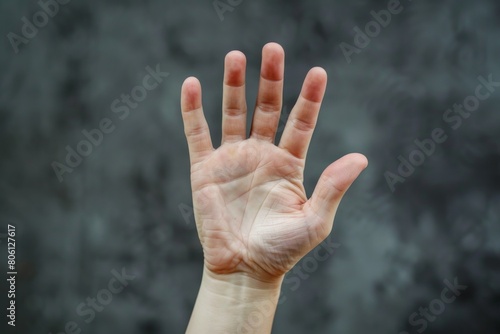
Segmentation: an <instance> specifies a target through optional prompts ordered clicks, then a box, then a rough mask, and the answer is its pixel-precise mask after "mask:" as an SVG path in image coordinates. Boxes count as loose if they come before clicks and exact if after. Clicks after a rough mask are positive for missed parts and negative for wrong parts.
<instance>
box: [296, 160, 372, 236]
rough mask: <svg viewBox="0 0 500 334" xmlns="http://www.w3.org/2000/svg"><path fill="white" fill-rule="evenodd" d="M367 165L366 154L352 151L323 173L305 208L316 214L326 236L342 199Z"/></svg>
mask: <svg viewBox="0 0 500 334" xmlns="http://www.w3.org/2000/svg"><path fill="white" fill-rule="evenodd" d="M367 166H368V160H367V159H366V157H365V156H364V155H362V154H358V153H351V154H348V155H346V156H343V157H342V158H340V159H338V160H337V161H335V162H334V163H332V164H331V165H330V166H328V167H327V168H326V169H325V170H324V172H323V174H321V177H320V178H319V181H318V183H317V184H316V187H315V188H314V192H313V194H312V196H311V198H310V199H309V200H308V201H307V202H306V206H305V209H306V210H308V211H310V212H309V213H310V214H312V215H313V216H314V219H313V221H315V222H317V223H319V224H321V226H318V228H319V229H320V231H324V233H326V235H324V237H325V238H326V237H327V236H328V234H330V232H331V230H332V227H333V218H334V217H335V213H336V212H337V208H338V206H339V203H340V200H341V199H342V197H343V196H344V194H345V193H346V191H347V189H349V187H350V186H351V184H352V183H353V182H354V180H356V178H357V177H358V176H359V174H361V172H362V171H363V170H364V169H365V168H366V167H367Z"/></svg>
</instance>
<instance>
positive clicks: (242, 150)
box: [181, 43, 368, 334]
mask: <svg viewBox="0 0 500 334" xmlns="http://www.w3.org/2000/svg"><path fill="white" fill-rule="evenodd" d="M284 57H285V53H284V51H283V48H282V47H281V46H280V45H278V44H276V43H269V44H266V45H265V46H264V48H263V50H262V64H261V76H260V83H259V91H258V96H257V102H256V105H255V110H254V112H253V120H252V124H251V126H250V135H249V136H247V124H246V123H247V122H246V118H247V115H246V114H247V105H246V98H245V68H246V59H245V56H244V54H243V53H241V52H239V51H232V52H230V53H228V54H227V56H226V59H225V64H224V83H223V101H222V143H221V145H220V146H219V147H218V148H217V149H215V148H214V147H213V144H212V140H211V136H210V131H209V127H208V124H207V122H206V120H205V117H204V114H203V108H202V101H201V100H202V99H201V85H200V82H199V81H198V80H197V79H196V78H193V77H190V78H188V79H186V80H185V82H184V84H183V86H182V92H181V109H182V118H183V122H184V131H185V134H186V138H187V141H188V147H189V157H190V162H191V188H192V193H193V208H194V214H195V220H196V227H197V230H198V236H199V238H200V241H201V245H202V248H203V254H204V270H203V278H202V283H201V287H200V290H199V293H198V298H197V300H196V304H195V307H194V310H193V313H192V315H191V319H190V322H189V325H188V328H187V331H186V333H260V334H262V333H271V328H272V323H273V319H274V313H275V311H276V307H277V303H278V298H279V294H280V288H281V283H282V281H283V277H284V275H285V274H286V273H287V272H288V271H289V270H291V269H292V268H293V266H294V265H295V264H296V263H297V262H298V261H299V260H300V259H301V258H302V257H303V256H304V255H306V254H307V253H308V252H309V251H311V250H312V249H313V248H314V247H316V246H317V245H318V244H319V243H321V242H322V241H323V240H324V239H325V238H326V237H328V235H329V234H330V232H331V230H332V227H333V220H334V217H335V212H336V211H337V208H338V206H339V203H340V201H341V199H342V197H343V195H344V194H345V192H346V191H347V189H348V188H349V187H350V185H351V184H352V183H353V182H354V180H355V179H356V178H357V177H358V175H359V174H360V173H361V172H362V171H363V169H365V168H366V167H367V165H368V162H367V159H366V158H365V157H364V156H363V155H361V154H357V153H352V154H348V155H346V156H344V157H342V158H340V159H338V160H337V161H335V162H334V163H332V164H331V165H329V166H328V167H327V168H326V169H325V171H324V172H323V173H322V175H321V177H320V179H319V180H318V183H317V185H316V187H315V189H314V192H313V194H312V195H311V197H310V198H307V196H306V193H305V189H304V186H303V178H304V167H305V161H306V154H307V150H308V147H309V143H310V141H311V137H312V134H313V131H314V128H315V125H316V122H317V119H318V114H319V110H320V106H321V102H322V100H323V97H324V94H325V90H326V83H327V74H326V72H325V70H324V69H322V68H319V67H315V68H312V69H311V70H310V71H309V73H308V74H307V75H306V78H305V80H304V83H303V86H302V90H301V92H300V95H299V97H298V99H297V102H296V104H295V107H294V108H293V109H292V111H291V113H290V116H289V118H288V121H287V124H286V126H285V129H284V131H283V134H282V137H281V140H280V142H279V143H277V144H275V136H276V131H277V127H278V122H279V118H280V112H281V108H282V100H283V78H284ZM331 144H332V143H325V145H331Z"/></svg>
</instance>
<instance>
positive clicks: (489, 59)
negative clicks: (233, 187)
mask: <svg viewBox="0 0 500 334" xmlns="http://www.w3.org/2000/svg"><path fill="white" fill-rule="evenodd" d="M402 4H403V6H404V10H403V11H402V13H400V14H398V15H397V16H393V17H392V21H391V23H390V24H389V25H388V26H387V27H386V28H384V29H382V31H381V32H380V34H379V35H378V36H377V37H375V38H373V40H372V41H371V43H370V44H369V45H368V46H367V47H366V48H364V49H362V50H361V52H360V53H359V54H354V55H353V56H352V62H351V63H350V64H349V63H348V62H347V61H346V59H345V58H344V56H343V55H342V52H341V50H340V48H339V44H340V43H342V42H346V43H350V44H353V28H354V27H355V26H359V27H364V25H365V24H366V23H368V22H369V21H370V20H372V17H371V15H370V11H372V10H375V11H379V10H383V9H386V8H387V1H367V0H357V1H347V0H345V1H343V0H339V1H326V0H325V1H274V2H271V1H257V0H252V1H250V0H243V1H242V2H241V4H239V5H237V6H236V7H235V8H234V10H233V11H228V12H226V13H224V19H223V20H221V19H220V17H219V16H218V14H217V12H216V10H215V9H214V7H213V4H212V2H211V1H193V0H189V1H166V0H147V1H131V0H122V1H119V0H106V1H102V0H101V1H98V0H87V1H83V0H72V1H70V2H69V3H68V4H66V5H64V6H61V8H60V10H59V13H58V14H57V15H56V16H55V17H54V18H51V19H50V21H49V22H48V24H47V25H46V26H45V27H43V28H41V29H40V30H39V32H38V34H37V35H36V36H35V37H34V38H33V39H32V40H30V41H29V43H28V44H27V45H21V47H20V50H19V52H18V53H17V54H16V53H15V52H14V50H13V48H12V46H11V44H10V43H9V40H8V38H7V34H8V33H9V32H14V33H16V34H21V27H22V25H23V23H22V21H21V18H22V17H23V16H26V17H28V18H30V20H31V18H32V16H33V14H35V13H36V12H37V11H40V6H39V5H38V4H37V2H36V1H34V0H30V1H27V0H26V1H7V0H2V1H1V3H0V13H1V14H0V17H1V19H0V28H1V29H0V32H1V34H2V36H3V37H2V41H3V44H2V48H1V49H0V78H1V79H0V80H1V81H0V151H1V164H0V175H1V176H2V177H1V181H0V218H1V226H0V233H5V231H6V228H7V224H9V223H10V224H14V225H15V226H16V227H17V231H18V233H17V266H18V272H19V274H18V277H17V289H18V291H17V303H18V310H17V312H18V315H17V327H16V332H17V333H27V334H28V333H49V332H52V333H54V334H55V333H59V332H63V331H64V326H65V324H66V323H67V322H68V321H75V322H76V323H78V325H79V328H80V329H81V330H82V333H93V334H101V333H124V334H128V333H137V334H139V333H144V334H147V333H150V334H156V333H181V332H183V331H184V330H185V327H186V325H187V322H188V319H189V316H190V312H191V310H192V307H193V304H194V301H195V298H196V294H197V290H198V287H199V283H200V278H201V269H202V252H201V247H200V246H199V242H198V239H197V235H196V230H195V228H194V222H193V220H192V216H190V215H189V212H188V211H181V210H180V209H179V208H181V209H183V210H185V209H186V208H187V207H189V206H190V205H191V194H190V185H189V161H188V154H187V145H186V143H185V139H184V135H183V131H182V121H181V117H180V111H179V94H180V87H181V84H182V81H183V80H184V78H185V77H187V76H190V75H195V76H197V77H198V78H199V79H200V81H201V83H202V85H203V88H204V107H205V113H206V116H207V119H208V121H209V123H210V126H211V131H212V135H213V138H214V140H213V141H214V143H215V144H216V143H218V142H219V141H220V118H221V115H220V111H221V108H220V105H221V93H222V90H221V81H222V74H223V59H224V56H225V54H226V53H227V52H228V51H230V50H233V49H238V50H241V51H243V52H244V53H245V54H246V55H247V57H248V73H247V78H248V86H247V87H248V92H247V93H248V101H249V105H250V109H252V108H251V107H253V104H254V99H255V95H256V91H257V82H258V74H259V67H260V52H261V48H262V46H263V45H264V44H265V43H267V42H269V41H276V42H279V43H281V44H282V45H283V47H284V48H285V51H286V73H285V78H286V82H285V105H286V106H285V108H284V111H285V113H286V112H289V110H290V109H291V107H292V106H293V103H294V102H295V99H296V96H297V94H298V93H299V90H300V86H301V83H302V80H303V78H304V76H305V74H306V73H307V70H308V69H309V68H310V67H312V66H323V67H324V68H325V69H326V70H327V72H328V74H329V86H328V90H327V95H326V97H325V102H324V105H323V108H322V113H321V115H320V120H319V124H318V127H317V131H316V133H315V135H314V138H313V141H312V144H311V149H310V151H309V155H308V164H307V169H306V177H305V180H306V181H305V182H306V189H307V191H308V193H309V194H310V193H311V191H312V189H313V187H314V185H315V182H316V181H317V179H318V177H319V175H320V173H321V172H322V170H323V169H324V168H325V167H326V166H327V165H328V164H329V163H331V162H332V161H334V160H335V159H337V158H339V157H340V156H341V155H343V154H346V153H349V152H361V153H363V154H365V155H366V156H367V157H368V159H369V161H370V165H369V168H368V169H367V170H366V171H365V172H364V173H363V175H362V176H361V177H360V178H359V180H358V181H356V183H355V185H354V186H353V187H352V188H351V189H350V191H349V193H348V194H347V195H346V197H345V198H344V202H343V204H342V205H341V207H340V209H339V212H338V214H337V218H336V224H335V228H334V231H333V239H332V240H334V241H335V242H337V243H339V244H340V246H339V247H338V249H337V250H336V252H335V254H334V255H333V256H331V257H329V258H328V260H326V261H324V262H322V263H320V264H319V267H318V269H317V270H316V271H315V272H314V273H311V275H310V277H308V278H307V279H303V280H301V282H300V287H299V288H297V289H295V291H292V289H291V285H290V284H286V283H285V284H284V286H283V293H284V295H286V296H287V300H286V302H284V303H283V304H282V305H280V307H279V310H278V312H277V316H276V319H275V325H274V333H287V334H294V333H342V334H350V333H394V334H397V333H399V332H400V331H408V332H409V333H418V332H417V329H420V328H421V327H420V326H418V327H415V326H412V325H411V324H410V323H409V320H408V318H409V316H410V315H411V314H412V313H413V312H417V311H418V309H419V307H428V305H429V303H431V302H432V301H433V300H435V299H436V298H440V294H441V291H442V290H443V288H444V287H445V285H444V283H443V280H445V279H448V280H453V279H454V278H457V279H458V282H459V283H460V284H464V285H467V289H466V290H465V291H464V292H463V293H462V294H461V295H460V296H459V297H458V298H457V299H456V301H455V302H453V303H451V304H449V305H447V306H446V309H445V310H444V312H443V313H442V314H440V315H439V316H437V318H436V319H435V320H434V321H429V322H428V326H427V328H426V329H425V333H429V334H430V333H485V334H490V333H500V261H499V255H500V243H499V241H498V240H499V237H500V226H499V221H500V219H499V218H500V187H499V186H500V114H499V110H498V104H499V102H500V89H499V91H498V92H495V93H493V94H492V96H491V97H490V98H489V99H488V100H486V101H484V102H482V103H481V105H480V107H479V109H478V110H477V111H476V112H474V113H473V114H472V116H471V117H470V118H468V119H466V120H464V121H463V124H462V126H461V127H460V128H459V129H457V130H451V129H450V127H449V126H448V125H447V124H445V123H444V122H443V119H442V116H443V114H444V112H445V111H446V109H448V108H450V107H452V106H453V104H454V103H462V102H463V101H464V99H465V98H466V97H467V96H468V95H470V94H472V93H474V89H475V87H476V86H477V84H478V80H477V77H478V76H480V75H482V76H484V77H487V76H488V75H490V74H491V75H492V76H493V78H494V79H495V80H496V81H500V63H499V59H500V58H499V56H500V3H499V2H498V1H496V0H489V1H488V0H484V1H463V2H459V1H451V0H448V1H423V0H421V1H412V2H410V1H407V0H404V1H403V2H402ZM157 64H160V67H161V69H162V70H163V71H166V72H169V73H170V76H169V77H168V78H167V79H165V81H164V82H163V83H162V84H161V85H160V86H159V87H158V88H157V89H155V90H154V91H151V92H149V94H148V97H147V98H146V99H145V100H144V101H143V102H141V103H140V105H139V107H137V108H136V109H135V110H132V112H131V114H130V115H129V116H128V118H126V119H124V120H120V119H119V118H118V117H117V115H116V114H114V113H113V112H112V111H111V108H110V104H111V103H112V101H113V100H114V99H116V98H119V97H120V95H121V94H122V93H130V91H131V89H132V88H133V87H134V86H136V85H138V84H140V83H141V82H142V78H143V77H144V75H146V70H145V68H146V66H151V67H153V68H154V67H155V66H156V65H157ZM103 118H110V119H112V121H113V124H114V125H115V126H116V128H115V130H114V132H112V133H111V134H108V135H105V137H104V139H103V141H102V143H101V144H100V145H99V146H98V147H94V149H93V152H92V154H91V155H90V156H89V157H87V158H85V159H84V161H83V162H82V163H81V165H79V166H78V167H77V168H75V169H74V171H73V172H72V173H66V174H64V180H63V182H59V181H58V178H57V177H56V175H55V173H54V170H53V168H52V166H51V164H52V162H53V161H59V162H64V159H65V155H66V150H65V147H66V146H67V145H69V146H71V147H73V148H75V147H76V145H77V144H78V142H79V141H81V140H82V139H84V137H83V135H82V130H84V129H86V130H90V129H93V128H96V127H97V126H98V124H99V122H100V120H101V119H103ZM436 127H442V128H443V129H446V133H447V135H448V136H449V138H448V140H447V141H446V142H445V143H444V144H442V145H438V147H437V148H436V152H435V153H434V154H433V155H432V156H431V157H430V158H427V159H426V161H425V163H424V164H423V165H422V166H420V167H419V168H417V169H416V171H415V173H414V174H413V175H411V176H410V177H408V179H407V181H406V182H405V183H403V184H398V185H397V187H396V191H395V192H394V193H393V192H391V190H390V189H389V187H388V186H387V184H386V181H385V178H384V172H385V171H387V170H390V171H396V169H397V166H398V163H399V162H398V160H397V157H398V156H399V155H403V156H406V157H408V155H409V153H410V152H411V151H412V150H413V149H415V145H414V144H413V141H414V140H415V139H417V138H418V139H424V138H427V137H429V134H430V133H431V132H432V130H433V129H434V128H436ZM183 212H184V215H183ZM186 212H187V213H186ZM1 248H2V253H1V254H4V255H2V260H1V261H2V262H1V263H2V268H6V267H5V261H6V255H5V254H6V252H5V249H6V242H5V239H2V244H1ZM122 268H125V270H126V271H127V272H129V273H134V275H136V278H135V279H134V280H133V281H132V282H131V283H130V284H129V285H128V286H127V287H126V288H125V289H124V290H123V292H122V293H120V294H117V295H114V296H113V300H112V302H111V303H109V305H107V306H105V308H104V310H103V311H102V312H100V313H96V317H95V319H94V320H93V321H92V322H90V323H88V324H87V323H85V321H84V318H82V317H80V316H79V315H77V314H76V312H75V310H76V308H77V306H78V305H79V304H80V303H82V302H84V301H85V300H86V298H87V297H95V296H96V294H97V293H98V291H99V290H101V289H104V288H106V286H107V283H108V282H109V280H110V279H111V278H112V274H111V271H112V270H113V269H116V270H118V271H120V270H121V269H122ZM2 271H4V269H2ZM2 275H4V274H2ZM1 281H2V283H1V284H0V287H1V291H0V295H1V296H2V297H1V298H2V299H1V300H2V309H5V308H4V306H5V305H6V302H4V301H6V291H7V286H6V285H5V280H4V279H2V280H1ZM4 312H5V311H2V316H1V317H0V319H2V320H1V325H0V326H2V327H1V328H6V318H5V315H4ZM10 330H12V328H10ZM2 332H3V330H2Z"/></svg>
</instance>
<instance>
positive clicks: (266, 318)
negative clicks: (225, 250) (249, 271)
mask: <svg viewBox="0 0 500 334" xmlns="http://www.w3.org/2000/svg"><path fill="white" fill-rule="evenodd" d="M282 281H283V279H282V278H281V279H277V280H276V281H275V282H261V281H258V280H256V279H253V278H250V277H249V276H247V275H244V274H229V275H216V274H214V273H211V272H210V271H208V270H207V269H206V268H205V269H204V271H203V279H202V283H201V287H200V291H199V293H198V297H197V299H196V304H195V307H194V310H193V314H192V315H191V319H190V321H189V325H188V328H187V330H186V333H188V334H200V333H216V334H219V333H220V334H229V333H230V334H235V333H259V334H265V333H271V328H272V324H273V319H274V314H275V312H276V307H277V304H278V299H279V294H280V289H281V283H282Z"/></svg>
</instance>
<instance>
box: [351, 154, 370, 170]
mask: <svg viewBox="0 0 500 334" xmlns="http://www.w3.org/2000/svg"><path fill="white" fill-rule="evenodd" d="M346 157H349V159H352V160H353V163H355V164H356V165H358V166H360V167H361V168H362V170H364V169H366V167H368V159H367V158H366V156H365V155H363V154H361V153H351V154H348V155H346Z"/></svg>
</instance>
